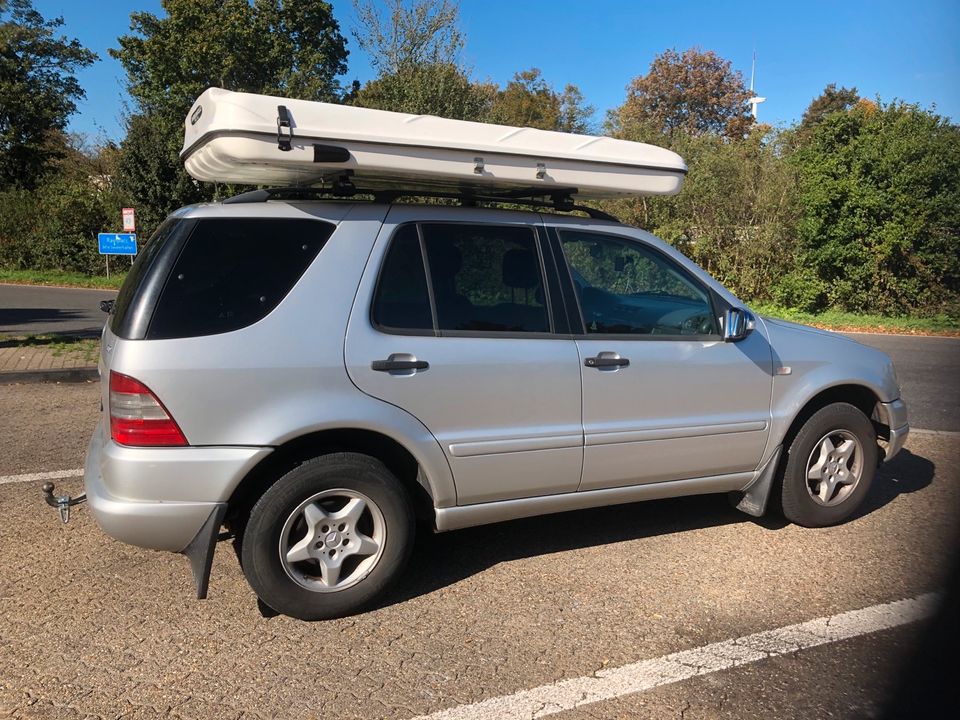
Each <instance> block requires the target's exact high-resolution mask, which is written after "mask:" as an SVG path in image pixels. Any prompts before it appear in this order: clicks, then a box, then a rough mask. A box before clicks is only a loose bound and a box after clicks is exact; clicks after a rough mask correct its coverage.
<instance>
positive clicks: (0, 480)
mask: <svg viewBox="0 0 960 720" xmlns="http://www.w3.org/2000/svg"><path fill="white" fill-rule="evenodd" d="M73 477H83V468H76V469H74V470H54V471H53V472H40V473H27V474H26V475H0V485H6V484H8V483H22V482H33V481H35V480H63V479H64V478H73Z"/></svg>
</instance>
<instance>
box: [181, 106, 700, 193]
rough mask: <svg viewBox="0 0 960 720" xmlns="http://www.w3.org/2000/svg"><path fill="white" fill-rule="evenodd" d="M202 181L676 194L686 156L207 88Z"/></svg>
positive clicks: (197, 132) (191, 154)
mask: <svg viewBox="0 0 960 720" xmlns="http://www.w3.org/2000/svg"><path fill="white" fill-rule="evenodd" d="M180 157H181V158H182V159H183V162H184V165H185V166H186V170H187V172H188V173H190V175H192V176H193V177H194V178H196V179H197V180H205V181H211V182H225V183H239V184H250V185H272V186H277V185H315V184H319V183H326V182H332V181H335V180H337V179H338V178H340V177H342V176H344V175H347V176H349V177H350V180H351V182H352V183H353V184H354V185H355V186H356V187H357V188H360V189H361V190H368V189H369V190H378V189H390V188H402V189H404V190H423V191H430V190H433V191H437V192H462V191H469V192H475V193H478V194H486V195H496V194H498V193H510V192H511V191H512V192H514V193H516V192H517V191H521V190H524V189H534V190H539V189H542V190H543V193H544V194H545V195H548V194H552V193H561V194H564V195H570V196H573V197H578V198H581V199H583V198H604V197H617V196H630V195H670V194H672V193H676V192H678V191H679V190H680V185H681V183H682V182H683V178H684V175H685V174H686V172H687V166H686V165H685V164H684V162H683V159H682V158H681V157H680V156H679V155H677V154H676V153H673V152H670V151H669V150H665V149H663V148H660V147H656V146H654V145H645V144H643V143H635V142H628V141H626V140H615V139H613V138H608V137H594V136H590V135H574V134H571V133H561V132H550V131H547V130H536V129H533V128H518V127H508V126H505V125H491V124H487V123H476V122H467V121H464V120H446V119H443V118H438V117H433V116H430V115H407V114H404V113H394V112H385V111H383V110H370V109H366V108H357V107H351V106H348V105H333V104H329V103H321V102H309V101H306V100H289V99H286V98H279V97H270V96H267V95H252V94H249V93H238V92H230V91H228V90H222V89H220V88H209V89H208V90H206V91H204V93H203V94H202V95H200V97H199V98H197V101H196V102H195V103H194V105H193V107H192V108H191V109H190V113H189V114H188V115H187V118H186V122H185V124H184V139H183V151H182V152H181V154H180Z"/></svg>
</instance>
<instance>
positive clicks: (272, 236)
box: [147, 218, 334, 339]
mask: <svg viewBox="0 0 960 720" xmlns="http://www.w3.org/2000/svg"><path fill="white" fill-rule="evenodd" d="M333 229H334V226H333V225H331V224H329V223H325V222H321V221H318V220H288V219H279V220H278V219H267V218H230V219H207V220H198V221H197V222H196V225H195V227H194V229H193V232H192V233H191V234H190V237H189V238H187V240H186V244H185V246H184V248H183V250H182V251H181V252H180V255H179V257H178V258H177V260H176V262H175V263H174V265H173V269H172V270H171V272H170V274H169V276H168V277H167V281H166V284H165V285H164V288H163V292H162V294H161V296H160V300H159V302H158V304H157V307H156V309H155V310H154V313H153V318H152V320H151V322H150V329H149V331H148V332H147V337H148V338H149V339H162V338H176V337H193V336H197V335H213V334H215V333H223V332H229V331H231V330H237V329H239V328H242V327H246V326H247V325H252V324H253V323H255V322H257V321H258V320H261V319H262V318H264V317H265V316H266V315H267V314H268V313H269V312H270V311H271V310H273V309H274V308H275V307H276V306H277V305H278V304H279V303H280V301H281V300H283V298H284V297H286V295H287V293H288V292H290V289H291V288H292V287H293V286H294V284H295V283H296V282H297V280H299V279H300V276H301V275H302V274H303V272H304V271H305V270H306V269H307V267H308V266H309V265H310V263H311V262H312V261H313V259H314V258H315V257H316V256H317V254H318V253H319V252H320V250H321V248H323V245H324V243H326V241H327V239H328V238H329V237H330V234H331V233H332V232H333Z"/></svg>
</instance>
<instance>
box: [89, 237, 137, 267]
mask: <svg viewBox="0 0 960 720" xmlns="http://www.w3.org/2000/svg"><path fill="white" fill-rule="evenodd" d="M97 249H98V250H99V251H100V254H101V255H106V256H107V277H110V256H111V255H130V256H131V259H132V256H133V255H136V254H137V235H136V233H98V234H97Z"/></svg>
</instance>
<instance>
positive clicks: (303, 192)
mask: <svg viewBox="0 0 960 720" xmlns="http://www.w3.org/2000/svg"><path fill="white" fill-rule="evenodd" d="M576 192H577V189H576V188H551V189H549V190H546V189H544V188H541V187H529V188H515V189H512V190H501V191H497V192H496V193H493V194H489V195H488V194H486V193H482V192H476V191H475V190H461V191H446V190H414V189H411V190H401V189H389V190H382V189H365V188H358V187H357V186H355V185H354V184H353V182H352V181H351V179H350V176H349V175H347V174H344V175H342V176H340V177H338V178H337V179H336V180H334V181H333V182H331V183H330V184H329V185H327V186H323V187H279V188H263V189H260V190H250V191H249V192H245V193H240V194H239V195H234V196H233V197H231V198H227V199H226V200H224V201H223V204H224V205H232V204H235V203H257V202H267V201H268V200H319V199H322V198H327V197H334V198H344V197H354V196H356V195H368V196H372V197H373V201H374V202H380V203H387V204H389V203H393V202H396V201H397V200H398V199H400V198H403V197H427V198H441V199H448V200H459V201H460V203H461V204H462V205H464V206H467V207H472V206H476V205H477V204H478V203H513V204H516V205H527V206H529V207H534V208H550V209H552V210H559V211H561V212H571V211H579V212H583V213H586V214H587V215H588V216H589V217H591V218H593V219H594V220H609V221H610V222H616V223H619V222H620V220H618V219H617V218H616V217H614V216H613V215H610V214H609V213H605V212H603V210H598V209H597V208H592V207H588V206H586V205H577V204H576V203H574V201H573V195H574V194H575V193H576Z"/></svg>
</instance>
